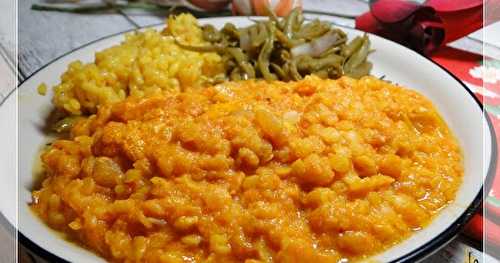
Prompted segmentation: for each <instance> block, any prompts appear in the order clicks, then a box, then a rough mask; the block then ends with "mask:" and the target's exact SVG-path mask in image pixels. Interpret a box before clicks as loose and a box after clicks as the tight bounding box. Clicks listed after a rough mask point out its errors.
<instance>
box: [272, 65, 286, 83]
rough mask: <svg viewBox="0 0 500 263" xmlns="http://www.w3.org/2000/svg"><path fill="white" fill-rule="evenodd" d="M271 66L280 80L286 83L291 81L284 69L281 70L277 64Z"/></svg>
mask: <svg viewBox="0 0 500 263" xmlns="http://www.w3.org/2000/svg"><path fill="white" fill-rule="evenodd" d="M270 66H271V69H272V70H273V71H274V73H276V74H277V75H278V77H279V79H280V80H284V81H288V80H289V77H288V75H287V74H286V72H285V70H284V69H283V68H281V67H280V66H278V65H277V64H275V63H271V64H270Z"/></svg>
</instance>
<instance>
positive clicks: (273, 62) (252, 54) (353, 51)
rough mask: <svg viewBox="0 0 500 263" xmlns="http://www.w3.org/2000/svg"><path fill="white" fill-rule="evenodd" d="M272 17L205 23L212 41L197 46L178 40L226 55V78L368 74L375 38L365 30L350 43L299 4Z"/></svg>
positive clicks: (205, 31)
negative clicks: (243, 23)
mask: <svg viewBox="0 0 500 263" xmlns="http://www.w3.org/2000/svg"><path fill="white" fill-rule="evenodd" d="M268 12H269V19H268V20H267V21H266V20H261V19H259V20H251V21H253V24H251V25H250V26H247V27H242V28H237V27H236V26H235V25H234V24H232V23H226V24H225V25H224V27H223V28H222V29H220V30H217V29H216V28H215V27H213V26H210V25H206V26H202V27H201V29H202V33H203V34H202V35H203V39H204V40H206V41H207V42H208V43H210V45H206V46H205V45H204V46H191V45H187V44H183V43H179V42H178V41H177V40H175V42H176V43H177V44H178V45H179V46H180V47H182V48H185V49H188V50H191V51H196V52H217V53H218V54H219V55H220V56H221V57H222V63H223V64H224V70H225V75H224V76H226V77H228V78H230V79H232V80H242V79H249V78H250V79H251V78H263V79H265V80H275V79H278V80H283V81H289V80H300V79H302V78H303V77H304V76H307V75H310V74H315V75H317V76H319V77H321V78H339V77H341V76H342V75H349V76H352V77H361V76H364V75H368V74H369V73H370V70H371V63H370V62H368V61H367V57H368V55H369V53H370V41H369V40H368V37H367V36H366V35H365V36H363V37H356V38H354V39H353V40H352V41H350V42H347V41H348V40H347V34H346V33H345V32H344V31H342V30H340V29H339V28H336V27H333V26H332V24H330V23H328V22H325V21H320V20H318V19H315V20H313V21H309V22H304V16H303V14H302V12H301V11H300V9H298V8H295V9H294V10H292V12H290V14H289V15H288V16H286V17H284V18H279V17H277V16H276V14H274V13H273V12H272V11H271V10H270V9H269V8H268Z"/></svg>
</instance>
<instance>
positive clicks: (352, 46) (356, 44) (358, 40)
mask: <svg viewBox="0 0 500 263" xmlns="http://www.w3.org/2000/svg"><path fill="white" fill-rule="evenodd" d="M362 45H363V37H359V36H358V37H355V38H354V39H353V40H352V41H351V42H349V44H347V46H346V47H345V48H344V50H342V55H343V56H344V57H346V58H348V57H350V56H352V54H353V53H354V52H356V50H358V49H359V48H360V47H361V46H362Z"/></svg>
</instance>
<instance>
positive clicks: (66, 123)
mask: <svg viewBox="0 0 500 263" xmlns="http://www.w3.org/2000/svg"><path fill="white" fill-rule="evenodd" d="M79 119H80V117H78V116H68V117H65V118H63V119H61V120H59V121H57V122H56V123H54V124H53V125H52V127H51V129H52V130H53V131H55V132H57V133H62V132H69V131H71V128H73V126H74V125H75V124H76V122H77V121H78V120H79Z"/></svg>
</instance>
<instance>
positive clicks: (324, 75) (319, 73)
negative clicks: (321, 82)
mask: <svg viewBox="0 0 500 263" xmlns="http://www.w3.org/2000/svg"><path fill="white" fill-rule="evenodd" d="M311 74H314V75H316V76H318V77H320V78H322V79H326V78H328V75H329V73H328V70H327V69H322V70H318V71H315V72H312V73H311Z"/></svg>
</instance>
